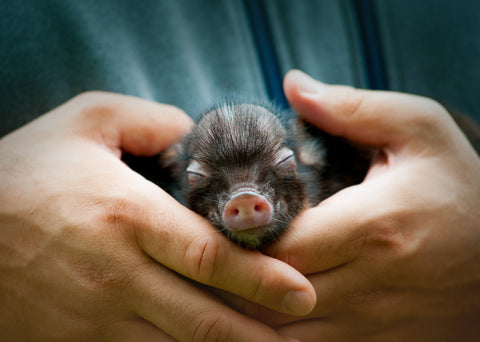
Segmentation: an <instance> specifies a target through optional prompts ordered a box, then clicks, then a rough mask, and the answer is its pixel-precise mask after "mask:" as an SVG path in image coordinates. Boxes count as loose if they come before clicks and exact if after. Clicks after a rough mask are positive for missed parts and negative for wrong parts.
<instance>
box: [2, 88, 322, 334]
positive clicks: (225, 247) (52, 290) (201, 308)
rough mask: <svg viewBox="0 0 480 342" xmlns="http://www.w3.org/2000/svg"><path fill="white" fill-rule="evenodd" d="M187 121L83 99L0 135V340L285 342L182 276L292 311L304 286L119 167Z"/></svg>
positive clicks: (143, 107)
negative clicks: (258, 341)
mask: <svg viewBox="0 0 480 342" xmlns="http://www.w3.org/2000/svg"><path fill="white" fill-rule="evenodd" d="M190 126H191V121H190V119H189V118H188V117H187V116H186V115H185V113H183V112H182V111H180V110H179V109H177V108H175V107H172V106H167V105H160V104H156V103H152V102H148V101H144V100H140V99H138V98H134V97H128V96H123V95H114V94H109V93H86V94H83V95H80V96H78V97H76V98H74V99H72V100H70V101H69V102H67V103H65V104H64V105H62V106H60V107H58V108H56V109H54V110H53V111H51V112H50V113H47V114H46V115H43V116H41V117H40V118H39V119H37V120H35V121H33V122H31V123H30V124H28V125H26V126H24V127H22V128H21V129H19V130H17V131H15V132H13V133H11V134H9V135H7V136H5V137H4V138H2V139H1V140H0V160H1V162H0V179H1V182H0V203H1V204H2V205H1V206H0V231H1V233H0V339H1V340H2V341H56V340H58V341H171V340H173V339H175V340H180V341H212V340H222V341H253V340H256V339H258V338H260V339H261V340H264V341H286V340H291V339H288V338H286V337H283V336H281V334H279V333H277V332H276V331H275V330H274V329H272V328H270V327H269V326H267V325H265V324H263V323H261V322H259V321H256V320H254V319H252V318H249V317H247V316H245V315H243V314H240V313H239V312H237V311H235V310H233V309H231V308H229V307H227V306H226V305H225V304H224V303H223V302H222V301H220V300H219V299H218V298H216V297H215V296H213V295H212V294H210V293H209V292H208V291H205V290H204V289H203V287H201V286H199V285H197V284H195V283H194V282H192V281H190V280H188V279H187V278H190V279H192V280H194V281H196V282H198V283H201V284H205V285H208V286H213V287H215V288H219V289H222V290H224V291H228V292H231V293H235V294H236V295H238V296H240V297H242V298H245V299H248V300H249V301H252V302H256V303H261V304H262V305H265V306H267V307H270V308H271V309H273V310H278V311H280V312H284V313H295V314H306V313H308V312H309V311H310V310H311V309H312V308H313V306H314V304H315V293H314V290H313V288H312V286H311V284H310V283H309V282H308V281H307V280H306V278H305V277H304V276H302V275H301V274H300V273H299V272H298V271H296V270H295V269H293V268H292V267H291V266H289V265H287V264H286V263H284V262H282V261H279V260H277V259H274V258H272V257H269V256H265V255H263V254H261V253H259V252H251V251H246V250H243V249H242V248H240V247H237V246H235V245H234V244H233V243H230V242H229V241H227V240H226V238H225V237H224V236H223V235H222V234H220V233H218V232H217V230H215V229H214V228H213V227H212V226H210V225H209V224H208V223H206V222H205V221H204V220H203V219H201V218H200V217H199V216H198V215H196V214H195V213H193V212H192V211H190V210H188V209H186V208H184V207H183V206H181V205H180V204H179V203H178V202H177V201H175V200H174V199H173V198H171V197H170V196H169V195H168V194H167V193H166V192H164V191H163V190H162V189H160V188H159V187H157V186H155V185H154V184H153V183H150V182H149V181H147V180H145V179H144V178H143V177H141V176H140V175H138V174H137V173H135V172H133V171H132V170H130V169H129V168H128V167H127V166H126V165H125V164H124V163H123V162H122V161H121V160H120V156H121V154H122V152H124V151H125V152H129V153H132V154H136V155H144V156H150V155H154V154H157V153H159V152H160V151H162V150H163V149H165V148H166V147H167V146H168V145H170V144H171V143H172V142H174V141H177V140H178V139H179V138H180V137H181V136H182V135H183V134H185V132H186V131H188V130H189V128H190ZM172 338H173V339H172Z"/></svg>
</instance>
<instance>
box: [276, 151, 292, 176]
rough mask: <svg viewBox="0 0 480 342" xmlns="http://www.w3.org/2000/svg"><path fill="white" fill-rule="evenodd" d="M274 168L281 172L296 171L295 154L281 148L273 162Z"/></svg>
mask: <svg viewBox="0 0 480 342" xmlns="http://www.w3.org/2000/svg"><path fill="white" fill-rule="evenodd" d="M275 162H276V165H275V166H276V167H277V168H279V170H281V171H286V172H292V171H295V170H296V169H297V161H296V160H295V154H294V153H293V151H292V150H291V149H289V148H287V147H284V148H282V149H281V150H280V151H279V152H278V154H277V158H276V160H275Z"/></svg>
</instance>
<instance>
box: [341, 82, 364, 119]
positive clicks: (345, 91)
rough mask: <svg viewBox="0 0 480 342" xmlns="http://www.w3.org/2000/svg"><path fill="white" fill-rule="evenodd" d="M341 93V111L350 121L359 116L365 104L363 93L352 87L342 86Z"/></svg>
mask: <svg viewBox="0 0 480 342" xmlns="http://www.w3.org/2000/svg"><path fill="white" fill-rule="evenodd" d="M340 89H341V90H340V92H339V101H338V103H339V111H340V112H341V113H342V114H343V116H344V117H345V118H346V119H347V120H349V119H352V118H354V117H355V116H357V114H358V113H359V110H360V108H361V107H362V104H363V102H364V98H365V95H364V93H363V92H362V91H360V90H358V89H355V88H353V87H350V86H341V88H340Z"/></svg>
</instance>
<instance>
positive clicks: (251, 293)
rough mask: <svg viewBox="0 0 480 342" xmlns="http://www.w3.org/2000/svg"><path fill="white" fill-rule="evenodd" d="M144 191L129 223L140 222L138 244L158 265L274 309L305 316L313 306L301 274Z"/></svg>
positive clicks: (310, 291)
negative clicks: (230, 238) (139, 206)
mask: <svg viewBox="0 0 480 342" xmlns="http://www.w3.org/2000/svg"><path fill="white" fill-rule="evenodd" d="M136 190H137V191H138V190H139V188H138V187H137V189H136ZM145 191H146V192H144V194H145V196H144V205H142V208H140V209H138V208H137V209H138V210H133V211H131V210H130V213H131V216H133V217H130V218H127V219H126V220H125V221H126V222H127V224H130V225H133V222H136V224H135V232H136V237H137V240H138V243H139V245H140V247H141V248H142V249H143V250H144V251H145V252H146V253H147V254H148V255H150V256H151V257H153V258H154V259H155V260H157V261H158V262H160V263H161V264H163V265H164V266H166V267H167V268H169V269H172V270H174V271H176V272H178V273H180V274H182V275H184V276H186V277H188V278H190V279H194V280H196V281H198V282H200V283H203V284H206V285H209V286H212V287H216V288H220V289H223V290H225V291H228V292H231V293H234V294H237V295H239V296H241V297H243V298H246V299H248V300H250V301H253V302H256V303H260V304H262V305H265V306H267V307H270V308H272V309H274V310H278V311H281V312H287V313H290V314H297V315H301V314H305V313H307V312H309V311H310V310H311V309H312V308H313V307H314V305H315V291H314V290H313V288H312V286H311V284H310V283H309V282H308V280H307V279H306V278H305V277H304V276H303V275H302V274H301V273H299V272H298V271H297V270H295V269H294V268H292V267H291V266H289V265H287V264H285V263H284V262H281V261H279V260H276V259H274V258H271V257H269V256H266V255H263V254H261V253H260V252H257V251H247V250H245V249H243V248H241V247H238V246H237V245H235V244H233V243H232V242H230V241H229V240H228V239H227V238H226V237H224V236H223V235H222V234H221V233H220V232H218V230H216V229H215V228H213V227H212V226H211V225H210V224H209V223H207V221H205V220H204V219H203V218H201V217H200V216H198V215H197V214H195V213H194V212H192V211H191V210H189V209H186V208H185V207H184V206H182V205H181V204H179V203H178V202H177V201H175V200H174V199H173V198H172V197H170V196H169V195H168V194H167V193H165V192H164V191H163V190H161V189H159V188H157V187H148V189H147V190H145ZM139 212H140V213H141V214H140V215H139V214H138V213H139Z"/></svg>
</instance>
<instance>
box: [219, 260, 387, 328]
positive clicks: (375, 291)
mask: <svg viewBox="0 0 480 342" xmlns="http://www.w3.org/2000/svg"><path fill="white" fill-rule="evenodd" d="M375 274H377V271H373V272H372V271H370V270H369V267H366V265H365V266H364V265H362V262H360V261H358V262H357V261H356V262H352V263H349V264H345V265H342V266H340V267H337V268H335V269H332V270H329V271H325V272H322V273H316V274H313V275H310V276H308V279H309V280H310V281H311V283H312V285H313V286H314V288H315V291H316V293H317V305H316V306H315V308H314V309H313V310H312V311H311V312H310V313H308V314H307V315H305V316H301V317H299V316H292V315H286V314H282V313H278V312H275V311H271V310H269V309H267V308H264V307H261V306H258V305H256V304H253V303H250V302H246V301H245V300H242V299H241V298H238V297H235V296H233V295H232V294H228V293H217V294H218V295H220V296H221V298H222V299H223V300H225V301H226V302H227V303H228V304H229V306H231V307H233V308H235V309H236V310H237V311H239V312H242V313H243V314H245V315H247V316H249V317H252V318H254V319H256V320H259V321H261V322H264V323H266V324H268V325H270V326H273V327H280V326H282V325H286V324H291V323H294V322H299V321H303V320H313V319H327V318H329V317H331V316H340V315H345V314H346V315H352V314H355V312H356V311H357V309H356V308H357V307H358V306H361V307H363V308H364V311H365V310H369V311H370V313H369V314H370V315H371V316H372V315H373V313H374V312H376V311H375V309H372V308H373V307H375V301H376V299H378V298H379V297H381V295H382V291H383V289H382V288H381V287H379V286H377V287H376V288H373V287H372V283H373V282H372V281H371V279H372V278H374V277H375ZM365 307H367V309H365ZM381 311H382V310H381ZM382 313H383V314H384V315H386V314H389V313H388V312H385V310H383V311H382ZM371 316H370V317H371Z"/></svg>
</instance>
